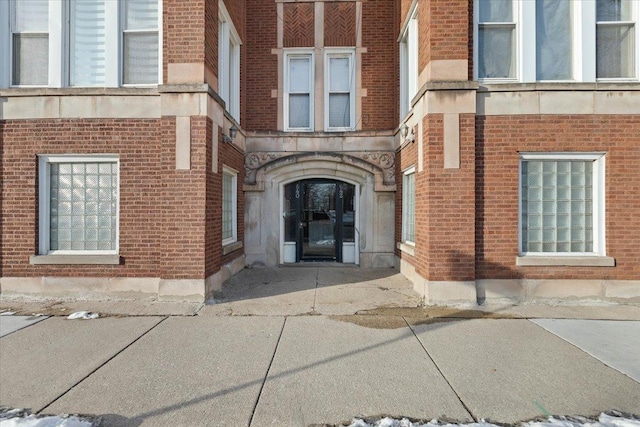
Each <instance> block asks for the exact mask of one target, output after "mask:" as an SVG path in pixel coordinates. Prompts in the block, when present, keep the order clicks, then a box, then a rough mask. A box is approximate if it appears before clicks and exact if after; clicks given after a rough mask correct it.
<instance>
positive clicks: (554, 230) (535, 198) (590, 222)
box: [520, 159, 602, 253]
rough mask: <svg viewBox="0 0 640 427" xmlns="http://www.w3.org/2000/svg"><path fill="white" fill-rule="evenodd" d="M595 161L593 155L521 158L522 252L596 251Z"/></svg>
mask: <svg viewBox="0 0 640 427" xmlns="http://www.w3.org/2000/svg"><path fill="white" fill-rule="evenodd" d="M597 164H598V163H597V161H595V160H593V159H584V160H582V159H566V160H565V159H562V160H554V159H549V160H545V159H535V160H533V159H532V160H522V164H521V221H520V222H521V236H522V238H521V241H522V247H521V251H522V252H523V253H593V252H596V250H595V249H596V248H595V246H596V245H595V243H594V237H595V233H594V224H596V221H595V220H594V219H595V214H596V212H595V211H597V209H596V208H597V207H596V203H595V196H596V194H594V192H595V191H596V190H597V189H596V188H594V182H595V180H594V177H595V174H596V172H597ZM599 199H600V200H601V199H602V197H600V198H599Z"/></svg>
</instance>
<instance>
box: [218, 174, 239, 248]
mask: <svg viewBox="0 0 640 427" xmlns="http://www.w3.org/2000/svg"><path fill="white" fill-rule="evenodd" d="M224 175H229V176H231V178H232V179H231V226H232V228H233V229H232V230H231V237H229V238H226V239H222V246H227V245H230V244H232V243H235V242H237V241H238V171H237V170H235V169H232V168H230V167H228V166H226V165H223V166H222V185H223V187H224ZM221 200H222V204H223V206H224V188H223V190H222V199H221ZM222 215H224V212H223V214H222ZM220 222H221V223H222V224H224V221H222V218H221V221H220ZM222 233H223V234H224V230H222Z"/></svg>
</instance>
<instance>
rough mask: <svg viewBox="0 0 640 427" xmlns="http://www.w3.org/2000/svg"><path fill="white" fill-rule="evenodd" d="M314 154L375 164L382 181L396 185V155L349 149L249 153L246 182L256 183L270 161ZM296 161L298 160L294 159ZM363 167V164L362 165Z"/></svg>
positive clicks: (245, 164) (345, 160)
mask: <svg viewBox="0 0 640 427" xmlns="http://www.w3.org/2000/svg"><path fill="white" fill-rule="evenodd" d="M314 155H319V156H322V155H325V156H332V157H337V158H339V159H340V160H341V161H342V162H344V163H350V164H352V165H356V166H357V165H358V164H361V165H362V163H366V164H369V165H371V166H373V168H374V169H378V170H380V171H381V172H382V181H383V183H384V184H385V185H395V177H396V168H395V165H396V155H395V153H394V152H389V151H349V152H344V153H336V152H315V153H310V152H294V153H292V152H283V151H262V152H250V153H247V155H246V156H245V159H244V170H245V184H249V185H255V183H256V176H257V173H258V170H260V169H261V168H263V167H264V166H266V165H267V164H269V163H272V162H275V161H277V160H279V159H282V158H291V159H292V160H293V159H294V158H299V159H300V160H302V159H303V158H306V157H311V156H314ZM294 161H296V160H294ZM360 167H362V166H360Z"/></svg>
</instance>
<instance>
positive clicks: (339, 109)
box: [329, 93, 351, 128]
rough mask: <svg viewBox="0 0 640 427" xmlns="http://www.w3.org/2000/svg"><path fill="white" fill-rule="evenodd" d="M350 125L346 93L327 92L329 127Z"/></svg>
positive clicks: (347, 95)
mask: <svg viewBox="0 0 640 427" xmlns="http://www.w3.org/2000/svg"><path fill="white" fill-rule="evenodd" d="M350 126H351V108H350V100H349V94H348V93H331V94H329V127H332V128H347V127H350Z"/></svg>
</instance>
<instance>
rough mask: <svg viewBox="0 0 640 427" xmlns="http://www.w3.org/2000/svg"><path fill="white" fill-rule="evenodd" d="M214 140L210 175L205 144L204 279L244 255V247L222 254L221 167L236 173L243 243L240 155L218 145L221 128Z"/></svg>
mask: <svg viewBox="0 0 640 427" xmlns="http://www.w3.org/2000/svg"><path fill="white" fill-rule="evenodd" d="M215 131H216V134H217V135H216V136H217V138H218V173H214V172H213V164H212V161H213V156H212V152H211V150H212V149H213V145H212V144H207V191H206V207H205V210H206V214H205V215H206V229H205V263H206V267H205V276H206V277H209V276H211V275H212V274H214V273H216V272H217V271H218V270H219V269H220V267H221V266H222V265H224V264H226V263H228V262H230V261H232V260H233V259H235V258H237V257H239V256H241V255H242V254H243V253H244V248H240V249H237V250H235V251H233V252H231V253H228V254H227V255H224V256H223V255H222V196H221V195H222V170H223V169H222V168H223V166H228V167H230V168H232V169H235V170H236V171H238V187H237V190H238V192H237V195H236V196H237V201H238V207H237V209H238V210H237V212H238V217H237V218H236V220H237V225H238V241H239V242H244V193H243V191H242V184H243V182H244V153H242V151H240V150H239V149H238V148H237V147H235V148H234V146H232V145H231V144H228V143H225V142H222V129H220V128H219V127H217V126H215ZM213 132H214V125H213V122H212V121H211V120H210V119H207V141H211V140H212V137H213Z"/></svg>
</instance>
